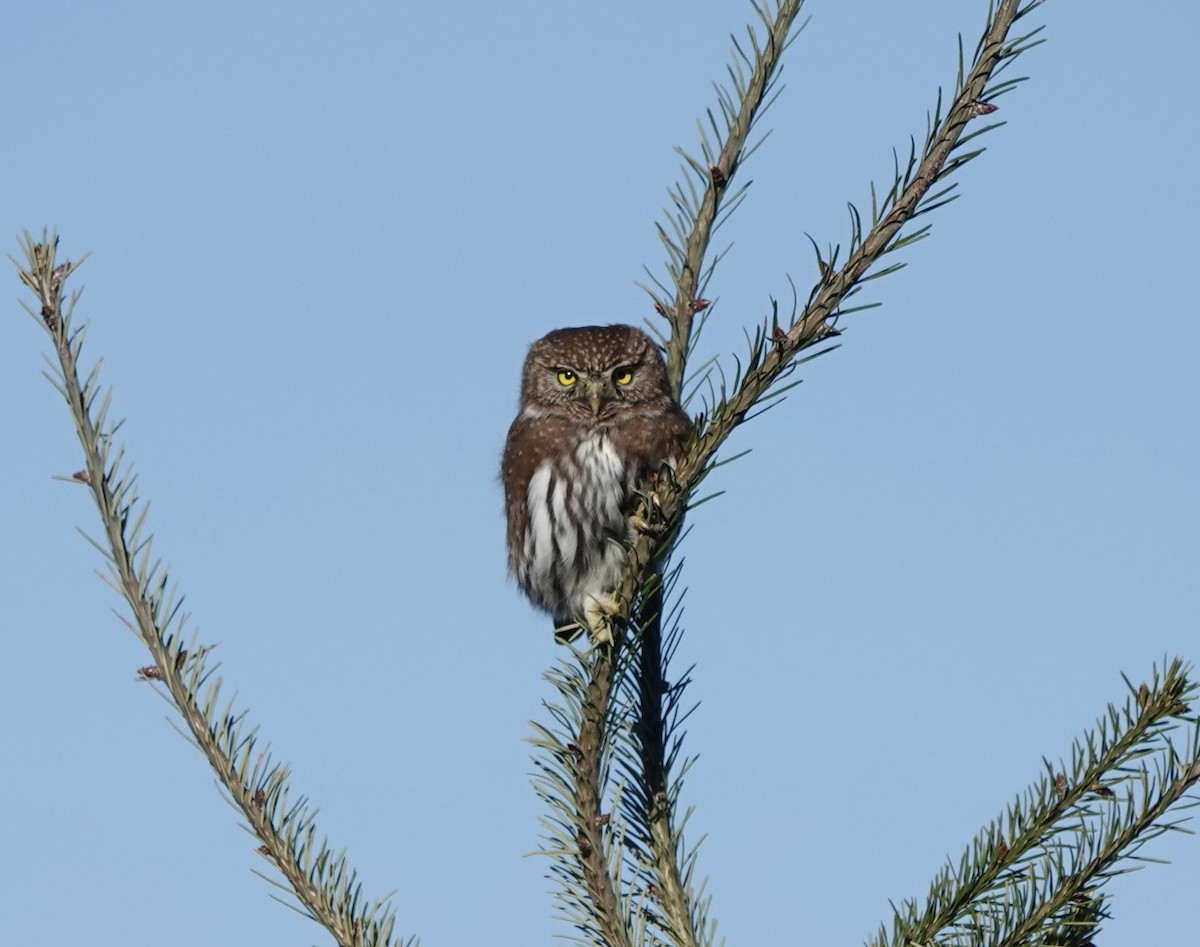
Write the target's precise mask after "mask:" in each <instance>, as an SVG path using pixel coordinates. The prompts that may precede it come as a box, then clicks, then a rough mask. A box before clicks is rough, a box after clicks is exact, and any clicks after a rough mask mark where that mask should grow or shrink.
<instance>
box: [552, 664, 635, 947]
mask: <svg viewBox="0 0 1200 947" xmlns="http://www.w3.org/2000/svg"><path fill="white" fill-rule="evenodd" d="M616 658H617V654H616V652H615V651H614V649H613V648H609V647H603V648H596V649H593V650H592V651H590V652H579V651H573V653H572V655H571V658H570V659H564V660H563V661H561V662H559V665H558V667H556V668H555V669H553V670H551V671H549V672H548V673H547V674H546V678H547V680H549V681H550V683H551V684H553V685H554V687H555V688H556V690H557V691H558V693H559V700H560V701H561V702H560V703H553V704H551V703H547V704H546V705H545V706H546V709H547V710H548V711H549V712H550V715H551V717H552V718H553V719H554V721H555V726H553V727H545V726H542V725H541V724H538V723H536V722H534V724H533V727H534V730H535V731H536V733H535V736H534V737H533V738H532V742H533V744H534V745H535V746H537V747H538V748H540V749H541V751H542V753H541V755H540V756H537V757H535V760H534V761H535V765H536V766H537V769H538V772H537V773H536V775H535V777H534V789H535V790H536V792H537V794H538V796H539V797H541V799H542V800H543V802H545V803H546V804H547V805H548V806H549V808H550V811H551V814H552V816H551V818H549V819H543V821H542V825H543V827H544V828H545V829H546V833H547V834H546V836H545V839H546V841H547V843H548V845H547V847H545V848H543V849H542V854H545V855H549V856H551V857H552V858H553V859H554V862H553V865H552V867H551V874H552V875H553V876H554V877H555V878H556V879H557V880H558V882H559V885H560V889H561V890H560V892H559V895H558V899H559V903H560V905H561V906H562V907H561V908H560V914H559V916H560V917H561V918H562V919H563V920H565V921H567V922H568V923H570V924H571V925H572V926H574V927H575V928H576V929H577V930H578V931H579V934H580V936H579V937H577V938H576V940H577V941H578V942H579V943H581V944H608V945H612V947H629V945H631V944H632V943H633V941H632V940H631V935H630V929H631V927H632V918H631V915H630V912H629V909H628V905H627V904H623V903H622V897H621V894H620V890H621V879H620V871H619V865H620V856H619V854H618V852H617V851H616V848H615V842H614V829H615V826H614V825H612V824H611V816H610V814H608V813H605V812H604V811H603V802H604V799H605V793H606V788H607V782H608V756H609V749H610V747H611V745H612V742H613V739H612V730H611V728H612V715H611V713H610V709H611V708H610V705H611V698H612V687H613V682H614V680H615V678H616V676H617V674H618V669H617V667H616V666H615V663H614V662H615V660H616Z"/></svg>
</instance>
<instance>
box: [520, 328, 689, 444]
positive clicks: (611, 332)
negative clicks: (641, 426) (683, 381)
mask: <svg viewBox="0 0 1200 947" xmlns="http://www.w3.org/2000/svg"><path fill="white" fill-rule="evenodd" d="M650 402H661V403H663V404H674V398H672V396H671V392H670V386H669V385H668V384H667V372H666V367H665V366H664V365H663V360H662V356H661V355H660V354H659V352H658V347H657V346H656V345H655V344H654V342H653V340H651V338H650V337H649V336H648V335H646V333H645V332H642V331H641V330H640V329H635V328H634V327H633V326H626V325H614V326H580V327H578V328H572V329H555V330H554V331H553V332H551V333H550V334H549V335H546V336H545V337H543V338H541V339H539V340H538V341H537V342H535V343H534V344H533V346H532V347H531V348H530V350H529V355H528V357H527V358H526V359H525V368H524V371H523V374H522V382H521V405H522V407H523V408H525V409H526V410H527V411H528V410H529V409H530V408H534V409H536V410H538V413H544V414H556V415H561V416H565V417H570V418H572V419H574V420H576V421H578V422H580V423H598V422H603V421H607V420H611V419H613V418H616V417H617V416H619V415H620V414H621V413H622V412H623V411H625V410H626V409H628V408H629V407H630V406H632V405H645V404H647V403H650Z"/></svg>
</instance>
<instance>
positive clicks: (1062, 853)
mask: <svg viewBox="0 0 1200 947" xmlns="http://www.w3.org/2000/svg"><path fill="white" fill-rule="evenodd" d="M1190 670H1191V669H1190V667H1189V666H1188V665H1186V664H1185V663H1184V662H1183V661H1182V660H1180V659H1179V658H1175V659H1173V660H1171V661H1168V662H1165V664H1164V667H1163V669H1162V670H1161V671H1160V669H1159V668H1157V667H1156V668H1154V670H1153V672H1152V676H1151V683H1150V684H1149V685H1146V684H1142V685H1141V686H1140V687H1136V688H1135V687H1133V686H1132V685H1129V691H1130V694H1129V696H1128V697H1127V698H1126V700H1125V702H1124V705H1123V706H1122V707H1120V708H1118V707H1116V706H1114V705H1112V704H1110V705H1109V707H1108V710H1107V712H1106V714H1105V715H1104V716H1103V717H1101V718H1100V719H1099V720H1098V721H1097V723H1096V726H1095V728H1094V729H1093V730H1092V731H1091V732H1089V733H1088V734H1087V735H1086V736H1085V737H1084V739H1082V740H1076V741H1075V744H1074V745H1073V746H1072V749H1071V759H1070V763H1069V764H1067V765H1065V766H1063V767H1062V769H1061V770H1060V769H1058V768H1057V767H1055V766H1054V765H1052V764H1050V763H1049V762H1046V764H1045V769H1046V772H1045V773H1044V774H1043V775H1042V777H1041V778H1040V779H1039V780H1038V781H1037V782H1036V783H1035V784H1034V785H1033V786H1031V787H1029V788H1028V789H1027V790H1026V791H1025V793H1024V794H1023V795H1021V796H1019V797H1018V798H1017V799H1016V800H1014V801H1013V803H1012V804H1011V805H1010V806H1009V807H1008V808H1007V810H1006V812H1005V814H1004V815H1003V816H1001V817H999V818H997V819H994V820H992V821H991V822H990V823H989V824H988V825H986V826H985V827H984V828H983V829H982V830H981V831H980V832H979V834H978V835H977V836H976V837H975V839H974V841H973V842H972V843H971V845H970V846H969V847H968V849H967V850H966V851H965V852H964V853H963V855H962V857H961V858H960V860H959V862H958V864H957V865H955V864H953V863H948V864H947V865H946V866H945V867H944V868H943V869H942V870H941V871H940V872H938V874H937V876H936V877H935V878H934V880H933V882H932V884H931V885H930V892H929V896H928V899H927V902H926V904H925V906H924V908H918V907H917V905H916V903H915V902H914V901H907V902H905V903H904V904H902V905H901V907H900V908H899V909H898V910H897V911H896V913H895V916H894V917H893V923H892V932H891V934H890V936H889V935H888V934H887V933H886V932H885V931H884V930H883V929H882V928H881V929H880V931H879V933H878V934H877V935H876V936H875V937H873V938H872V939H871V940H870V941H869V942H868V943H869V945H870V947H908V945H911V944H932V943H938V944H944V945H954V947H959V945H962V947H967V945H972V947H974V945H980V947H982V945H987V947H1019V945H1021V947H1023V945H1047V947H1049V945H1059V944H1085V943H1087V942H1088V941H1089V940H1090V935H1091V933H1093V932H1094V930H1095V929H1096V927H1097V925H1098V924H1099V922H1100V921H1101V920H1102V919H1103V918H1104V917H1105V916H1107V910H1106V908H1105V906H1104V900H1103V898H1102V896H1101V893H1100V889H1101V887H1102V886H1103V885H1104V884H1105V883H1106V882H1107V881H1108V880H1109V879H1111V878H1113V877H1115V876H1117V875H1119V874H1123V873H1124V872H1127V871H1133V870H1136V868H1137V867H1139V866H1138V865H1137V864H1130V863H1131V862H1135V863H1136V862H1138V861H1140V860H1141V859H1140V858H1139V857H1138V855H1137V852H1138V850H1139V849H1140V848H1141V847H1142V846H1143V845H1145V844H1146V843H1147V842H1149V841H1151V840H1152V839H1154V838H1157V837H1158V836H1160V835H1162V834H1163V833H1165V832H1169V831H1188V832H1190V830H1189V829H1186V828H1184V827H1183V822H1184V821H1185V820H1183V819H1180V818H1178V817H1177V816H1175V815H1173V814H1172V815H1171V817H1170V818H1168V814H1169V812H1172V811H1173V812H1178V811H1180V810H1182V809H1186V808H1189V807H1192V806H1195V805H1197V804H1200V797H1197V796H1196V795H1195V787H1196V784H1197V781H1198V780H1200V718H1197V716H1196V715H1195V714H1194V712H1193V710H1192V708H1191V706H1190V704H1191V703H1193V702H1195V700H1196V699H1197V697H1198V696H1200V686H1198V685H1197V684H1196V682H1195V681H1193V680H1191V679H1189V677H1188V674H1189V673H1190ZM1126 683H1127V684H1129V682H1128V680H1127V681H1126ZM1181 727H1186V728H1187V729H1188V730H1189V731H1190V734H1189V735H1188V737H1187V739H1186V741H1179V740H1175V739H1172V735H1173V734H1175V733H1176V731H1178V730H1179V729H1180V728H1181ZM1181 743H1182V744H1183V745H1182V748H1181V746H1180V744H1181Z"/></svg>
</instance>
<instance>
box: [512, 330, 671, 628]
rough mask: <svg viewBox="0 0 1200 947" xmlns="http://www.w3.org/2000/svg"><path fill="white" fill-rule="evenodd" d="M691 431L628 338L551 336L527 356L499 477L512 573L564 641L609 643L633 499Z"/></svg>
mask: <svg viewBox="0 0 1200 947" xmlns="http://www.w3.org/2000/svg"><path fill="white" fill-rule="evenodd" d="M691 429H692V423H691V421H690V420H689V419H688V416H687V414H686V413H685V412H684V410H683V408H682V407H681V406H680V404H679V402H678V401H677V400H676V398H675V396H674V395H673V394H672V393H671V387H670V385H669V384H668V382H667V372H666V367H665V366H664V365H663V360H662V356H661V355H660V354H659V352H658V348H657V347H656V346H655V344H654V342H653V341H651V339H650V337H649V336H647V335H646V333H644V332H642V331H641V330H640V329H635V328H634V327H633V326H623V325H616V326H582V327H580V328H577V329H556V330H555V331H554V332H551V333H550V334H549V335H547V336H545V337H544V338H542V339H539V340H538V341H537V342H535V343H533V345H532V346H531V347H530V349H529V355H528V356H527V357H526V359H525V368H524V370H523V371H522V375H521V410H520V412H519V413H518V414H517V417H516V419H515V420H514V421H513V423H512V427H510V428H509V430H508V440H507V441H506V443H505V445H504V460H503V462H502V464H501V469H500V477H501V480H502V481H503V482H504V505H505V510H506V511H507V514H508V567H509V571H510V572H511V573H512V574H513V576H514V577H515V578H516V580H517V584H518V585H520V587H521V591H523V592H524V593H525V594H526V595H527V596H528V597H529V600H530V601H531V602H533V604H534V605H536V606H537V607H539V608H541V609H543V610H545V611H547V612H549V613H550V614H551V615H553V616H554V623H555V625H556V626H557V631H556V635H558V636H559V637H560V638H565V639H568V640H569V639H570V638H572V637H574V636H575V634H578V632H579V631H580V630H581V628H580V625H579V622H580V621H581V620H582V621H583V622H584V623H585V624H586V627H587V629H588V630H589V631H590V632H591V633H592V635H593V636H594V637H595V638H596V639H597V640H604V639H605V638H607V637H608V635H607V617H608V613H609V611H610V610H611V608H612V604H613V599H612V592H613V591H614V589H615V588H616V586H617V583H618V582H619V581H620V576H621V569H622V567H623V566H624V564H625V549H624V545H623V543H624V542H626V541H627V540H628V539H629V538H630V536H629V527H628V525H627V524H628V517H629V515H630V513H631V512H632V511H633V507H634V506H635V504H636V500H637V498H636V496H635V493H634V491H635V490H636V489H638V488H639V487H641V486H643V485H644V483H645V481H646V480H647V478H648V477H649V476H650V475H651V474H654V473H657V472H658V471H659V470H660V469H661V467H662V465H663V464H664V463H665V464H670V465H672V466H673V465H674V463H675V461H676V460H677V458H678V456H679V453H680V450H681V448H682V446H683V443H684V441H685V440H686V439H687V436H688V434H689V433H690V432H691Z"/></svg>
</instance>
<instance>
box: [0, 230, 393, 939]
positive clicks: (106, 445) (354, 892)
mask: <svg viewBox="0 0 1200 947" xmlns="http://www.w3.org/2000/svg"><path fill="white" fill-rule="evenodd" d="M22 247H23V249H24V251H25V257H26V260H25V263H24V265H22V264H21V263H20V262H18V261H17V260H13V262H14V263H16V265H17V269H18V271H19V272H20V276H21V280H22V281H23V282H24V283H25V285H26V286H28V287H29V288H30V289H31V290H32V291H33V293H34V295H35V296H36V297H37V305H38V308H37V309H36V310H35V309H33V308H31V307H29V306H28V305H25V309H26V311H28V312H29V314H30V315H31V316H33V317H34V319H35V320H36V321H37V322H38V324H39V325H41V327H42V328H43V329H45V330H46V332H47V333H49V335H50V338H51V340H52V341H53V343H54V350H55V354H56V356H57V361H56V362H54V361H50V360H49V359H48V360H47V361H50V365H51V371H50V372H48V373H47V377H49V379H50V381H51V383H52V384H53V385H54V387H55V388H56V389H57V390H58V392H59V393H60V394H61V395H62V396H63V398H64V399H65V400H66V402H67V406H68V408H69V409H70V411H71V416H72V417H73V418H74V421H75V427H76V431H77V433H78V435H79V441H80V443H81V445H82V446H83V453H84V468H83V469H82V470H80V471H78V472H77V473H75V474H74V475H72V476H71V477H70V478H67V479H70V480H72V481H74V482H76V483H80V484H84V485H86V486H87V487H88V488H89V489H90V491H91V494H92V498H93V499H94V500H95V503H96V507H97V509H98V511H99V513H100V520H101V524H102V527H103V531H104V540H103V541H96V540H92V542H93V545H95V546H96V547H97V549H99V550H100V552H101V553H102V554H103V556H104V558H105V561H106V563H107V566H108V574H107V575H102V578H104V579H105V581H106V582H108V584H109V585H111V586H112V587H113V588H114V589H115V590H116V591H117V592H118V594H120V595H121V596H122V597H123V598H124V599H125V601H126V602H127V603H128V604H129V608H130V610H131V613H132V620H125V623H126V624H127V625H128V626H129V628H130V629H131V630H132V631H133V632H134V633H135V634H136V635H138V637H140V638H141V639H142V641H143V642H144V643H145V645H146V647H147V648H148V649H149V651H150V655H151V657H152V659H153V664H151V665H148V666H147V667H144V668H142V669H141V670H140V671H139V674H140V676H141V677H142V679H143V680H146V681H148V682H151V683H152V684H154V685H156V686H158V687H161V688H162V689H163V691H164V692H165V696H166V697H167V698H168V699H169V701H170V702H171V703H173V704H174V705H175V707H176V709H177V710H178V711H179V714H180V716H181V717H182V718H183V723H184V726H185V728H186V731H187V735H188V736H190V741H191V742H193V743H194V745H195V746H196V747H197V748H198V749H199V750H200V751H201V752H202V753H203V754H204V756H205V757H206V758H207V759H208V762H209V764H210V765H211V766H212V769H213V771H214V772H215V773H216V774H217V778H218V780H219V781H220V784H221V786H222V788H223V789H224V790H225V792H226V793H227V794H228V798H229V801H230V802H231V803H232V805H233V806H234V807H235V808H236V809H237V810H238V811H239V812H240V813H241V815H242V817H243V818H244V819H245V820H246V823H247V825H248V827H249V829H250V831H251V832H252V833H253V834H254V835H255V836H257V838H258V839H259V840H260V842H261V843H262V844H261V846H260V848H259V853H260V854H261V855H262V856H263V857H265V858H266V859H267V860H268V861H269V862H271V863H272V864H273V865H274V866H275V867H276V868H278V869H279V871H280V873H281V874H282V875H283V878H284V879H285V882H286V885H282V884H279V883H278V882H275V881H272V880H271V879H269V878H268V879H267V880H268V881H272V884H276V885H277V886H278V887H281V888H283V889H284V890H285V891H290V893H291V894H293V895H294V896H295V898H296V899H297V900H298V901H299V902H300V905H301V912H302V913H303V914H305V915H306V916H308V917H310V918H311V919H312V920H314V921H316V922H317V923H318V924H320V925H322V926H323V927H324V928H325V929H326V930H328V931H329V933H330V934H331V935H332V936H333V937H334V939H335V940H336V941H337V943H338V944H339V945H341V947H391V945H394V944H399V943H402V941H400V940H399V939H397V937H394V936H393V929H394V927H395V919H396V918H395V909H394V908H393V907H392V906H391V904H390V903H389V902H390V896H388V897H385V898H380V899H377V900H376V901H374V902H372V903H370V904H364V903H363V899H362V897H363V896H362V885H361V883H360V882H359V881H358V878H357V874H356V872H355V871H354V870H353V869H352V868H351V867H350V866H349V863H348V862H347V860H346V858H345V857H344V856H343V855H339V854H335V853H334V852H333V851H332V850H331V848H330V847H329V844H328V841H327V839H325V838H324V837H319V836H318V834H317V828H316V824H315V816H316V813H315V810H314V809H313V808H312V807H311V806H310V805H309V802H308V800H307V799H306V798H304V797H300V798H298V799H297V798H293V797H292V796H291V789H290V787H289V785H288V779H289V776H290V775H291V771H290V768H289V767H288V766H287V765H286V764H283V763H277V762H275V761H274V760H273V757H272V754H271V750H270V748H269V746H266V745H264V744H262V743H261V742H260V741H259V738H258V731H257V729H254V728H251V729H248V728H247V727H246V722H245V720H246V714H245V711H242V710H235V709H234V705H233V701H232V700H222V699H221V679H220V678H218V677H215V673H216V670H217V668H216V666H215V665H210V664H209V663H208V658H209V656H210V653H211V650H212V648H211V646H209V645H203V644H198V643H197V641H196V639H195V633H194V632H191V631H190V629H189V628H188V619H189V616H188V615H187V614H186V613H185V612H183V611H182V605H183V598H182V597H181V596H179V594H178V590H177V587H176V586H175V585H173V584H172V582H171V580H170V576H169V574H168V570H167V568H166V567H165V566H163V564H162V561H161V560H160V559H152V558H151V557H152V546H153V537H152V536H151V535H150V534H149V533H148V532H146V531H145V526H146V516H147V512H148V505H147V504H141V505H140V506H139V503H138V495H137V490H136V477H135V476H134V475H133V473H132V471H131V469H130V467H129V466H128V465H127V464H123V459H124V446H123V445H118V444H116V442H115V440H114V435H115V434H116V431H117V429H118V428H119V427H120V422H119V421H117V422H113V421H110V419H109V409H110V406H111V391H110V390H107V389H105V390H103V391H102V390H101V389H100V387H99V365H97V366H96V367H94V368H93V369H92V370H91V372H90V373H89V374H88V376H87V378H86V379H81V378H80V375H79V360H80V355H81V351H82V346H83V341H84V337H85V335H86V330H87V327H86V325H83V326H80V327H79V328H78V329H76V328H74V326H73V313H74V309H75V305H76V303H77V302H78V299H79V296H80V293H79V291H76V292H75V293H73V294H72V295H71V297H70V299H69V301H68V299H67V297H66V295H65V294H64V290H63V287H64V284H65V282H66V280H67V278H68V277H69V276H71V274H72V273H73V272H74V271H75V270H76V269H77V268H78V267H79V265H80V263H82V262H83V261H82V260H77V261H75V262H70V261H67V262H64V263H61V264H60V263H57V261H56V250H57V247H58V238H57V237H56V236H55V235H54V234H53V233H52V232H49V231H43V233H42V237H41V240H40V241H37V242H35V241H34V239H33V237H32V236H31V235H30V234H28V233H26V234H25V236H24V239H23V240H22ZM23 305H24V304H23ZM185 635H190V638H191V640H190V641H187V642H185V640H184V639H185ZM263 877H266V876H265V875H264V876H263ZM403 943H405V944H408V945H414V944H416V938H409V939H408V940H407V941H403Z"/></svg>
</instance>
